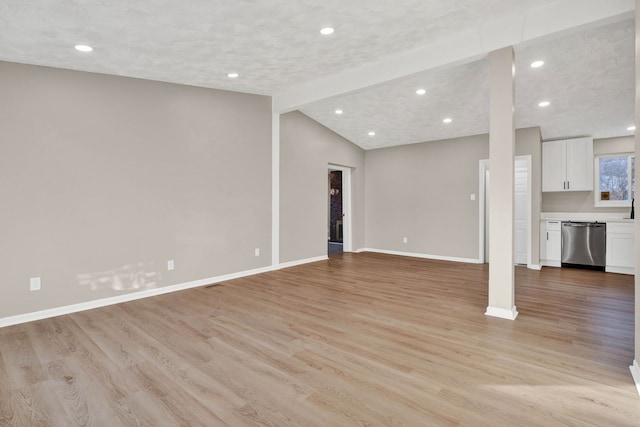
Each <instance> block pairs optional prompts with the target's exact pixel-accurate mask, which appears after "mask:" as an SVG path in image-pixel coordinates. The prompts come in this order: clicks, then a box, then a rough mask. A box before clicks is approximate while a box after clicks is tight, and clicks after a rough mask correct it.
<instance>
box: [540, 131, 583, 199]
mask: <svg viewBox="0 0 640 427" xmlns="http://www.w3.org/2000/svg"><path fill="white" fill-rule="evenodd" d="M542 191H593V138H575V139H566V140H562V141H548V142H544V143H543V144H542Z"/></svg>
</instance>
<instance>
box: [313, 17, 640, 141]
mask: <svg viewBox="0 0 640 427" xmlns="http://www.w3.org/2000/svg"><path fill="white" fill-rule="evenodd" d="M634 37H635V30H634V21H633V20H626V21H623V22H619V23H615V24H610V25H606V26H602V27H598V28H594V29H590V30H588V31H584V32H580V33H576V34H572V35H569V36H566V37H562V38H559V39H554V40H549V41H546V42H543V43H537V44H533V45H529V46H526V47H516V127H518V128H524V127H531V126H541V128H542V136H543V138H544V139H558V138H565V137H576V136H583V135H587V136H593V137H595V138H606V137H613V136H621V135H628V134H632V133H633V132H628V131H627V130H626V128H627V127H628V126H630V125H631V124H633V122H634V116H633V114H634V87H635V86H634ZM538 59H541V60H544V61H545V65H544V66H543V67H542V68H538V69H533V68H531V67H530V66H529V65H530V64H531V63H532V62H533V61H534V60H538ZM488 72H489V69H488V60H487V59H486V58H485V59H483V60H481V61H475V62H472V63H469V64H464V65H461V66H457V67H454V68H450V69H441V70H437V71H429V72H425V73H420V74H417V75H414V76H412V77H410V78H405V79H400V80H396V81H393V82H388V83H386V84H383V85H379V86H377V87H374V88H369V89H366V90H363V91H360V92H356V93H351V94H348V95H343V96H339V97H335V98H330V99H326V100H323V101H320V102H316V103H314V104H312V105H309V106H306V107H305V108H303V109H302V111H303V112H304V113H305V114H307V115H308V116H310V117H312V118H313V119H314V120H316V121H318V122H320V123H322V124H324V125H325V126H327V127H329V128H331V129H333V130H334V131H336V132H338V133H339V134H341V135H342V136H344V137H345V138H347V139H348V140H350V141H352V142H354V143H356V144H358V145H360V146H361V147H363V148H367V149H372V148H380V147H388V146H393V145H402V144H410V143H416V142H423V141H433V140H439V139H446V138H455V137H461V136H468V135H476V134H482V133H487V132H489V80H488ZM419 88H422V89H425V90H426V94H425V95H423V96H418V95H416V90H417V89H419ZM543 100H547V101H549V102H551V105H550V106H549V107H546V108H540V107H538V103H539V102H540V101H543ZM336 109H341V110H343V114H342V115H336V114H335V113H334V111H335V110H336ZM445 117H449V118H452V119H453V121H452V122H451V123H450V124H445V123H443V121H442V120H443V119H444V118H445ZM372 130H373V131H375V132H376V135H375V136H374V137H370V136H368V132H369V131H372Z"/></svg>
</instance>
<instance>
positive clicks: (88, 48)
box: [74, 44, 93, 52]
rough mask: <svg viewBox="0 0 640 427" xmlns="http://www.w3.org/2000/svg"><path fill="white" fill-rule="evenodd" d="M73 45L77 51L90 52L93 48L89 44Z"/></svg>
mask: <svg viewBox="0 0 640 427" xmlns="http://www.w3.org/2000/svg"><path fill="white" fill-rule="evenodd" d="M74 47H75V48H76V50H77V51H79V52H91V51H92V50H93V48H92V47H91V46H87V45H86V44H77V45H75V46H74Z"/></svg>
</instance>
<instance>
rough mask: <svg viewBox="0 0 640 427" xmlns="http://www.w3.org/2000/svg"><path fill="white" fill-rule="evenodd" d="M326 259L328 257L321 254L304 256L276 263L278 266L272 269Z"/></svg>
mask: <svg viewBox="0 0 640 427" xmlns="http://www.w3.org/2000/svg"><path fill="white" fill-rule="evenodd" d="M327 259H329V257H328V256H327V255H323V256H318V257H314V258H305V259H298V260H295V261H289V262H282V263H280V264H278V267H277V268H274V270H279V269H281V268H289V267H295V266H296V265H302V264H309V263H310V262H318V261H324V260H327Z"/></svg>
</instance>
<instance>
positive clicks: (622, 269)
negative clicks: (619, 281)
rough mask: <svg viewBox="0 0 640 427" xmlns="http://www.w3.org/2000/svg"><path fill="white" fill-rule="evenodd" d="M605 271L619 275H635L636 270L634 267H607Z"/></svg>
mask: <svg viewBox="0 0 640 427" xmlns="http://www.w3.org/2000/svg"><path fill="white" fill-rule="evenodd" d="M604 271H606V272H607V273H618V274H631V275H633V274H635V268H633V267H612V266H606V267H605V269H604Z"/></svg>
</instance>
